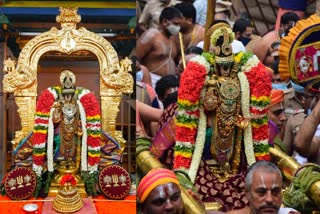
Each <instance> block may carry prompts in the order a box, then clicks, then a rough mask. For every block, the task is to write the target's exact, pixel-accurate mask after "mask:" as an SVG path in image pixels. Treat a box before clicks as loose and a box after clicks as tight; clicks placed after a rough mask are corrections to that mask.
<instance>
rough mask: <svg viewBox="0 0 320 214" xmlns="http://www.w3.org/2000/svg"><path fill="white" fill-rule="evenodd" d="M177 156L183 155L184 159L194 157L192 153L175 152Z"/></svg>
mask: <svg viewBox="0 0 320 214" xmlns="http://www.w3.org/2000/svg"><path fill="white" fill-rule="evenodd" d="M175 155H181V156H182V157H185V158H191V157H192V153H190V152H181V151H175Z"/></svg>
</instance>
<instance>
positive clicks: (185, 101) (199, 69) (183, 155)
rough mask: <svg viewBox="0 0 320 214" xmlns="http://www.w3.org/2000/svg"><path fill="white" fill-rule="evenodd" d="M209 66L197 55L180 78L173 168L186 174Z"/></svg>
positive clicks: (193, 145) (189, 163)
mask: <svg viewBox="0 0 320 214" xmlns="http://www.w3.org/2000/svg"><path fill="white" fill-rule="evenodd" d="M209 68H210V65H209V63H208V62H207V61H206V59H205V58H204V57H202V56H197V57H195V58H193V59H192V60H191V61H190V62H189V63H188V65H187V67H186V69H185V70H184V72H183V74H182V76H181V80H180V85H181V86H182V87H180V88H179V91H178V113H177V116H176V144H175V147H174V166H173V168H174V169H175V170H182V171H185V172H186V173H187V174H189V168H190V165H191V160H192V155H193V152H194V148H195V138H196V133H197V127H198V123H199V117H200V111H199V105H200V104H199V100H200V93H201V89H202V87H203V85H204V82H205V79H206V75H207V72H208V71H209ZM203 143H204V142H203ZM201 153H202V152H201Z"/></svg>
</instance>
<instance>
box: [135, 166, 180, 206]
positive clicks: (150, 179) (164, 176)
mask: <svg viewBox="0 0 320 214" xmlns="http://www.w3.org/2000/svg"><path fill="white" fill-rule="evenodd" d="M170 182H171V183H175V184H177V185H178V186H179V185H180V184H179V181H178V179H177V177H176V175H175V174H174V172H173V171H171V170H169V169H164V168H158V169H152V170H150V171H149V172H148V173H147V174H146V175H145V176H144V177H143V178H142V179H141V181H140V183H139V186H138V189H137V197H138V200H139V202H140V203H143V202H144V201H145V200H146V198H147V197H148V196H149V194H150V193H151V191H152V190H154V189H155V188H156V187H157V186H159V185H162V184H167V183H170Z"/></svg>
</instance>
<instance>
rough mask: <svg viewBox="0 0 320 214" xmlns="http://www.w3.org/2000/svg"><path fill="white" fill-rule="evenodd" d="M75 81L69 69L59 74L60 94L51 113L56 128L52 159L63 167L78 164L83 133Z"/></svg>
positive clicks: (73, 166) (75, 166) (76, 166)
mask: <svg viewBox="0 0 320 214" xmlns="http://www.w3.org/2000/svg"><path fill="white" fill-rule="evenodd" d="M75 81H76V79H75V76H74V74H73V73H72V72H71V71H69V70H65V71H63V72H62V73H61V74H60V83H61V85H62V88H61V94H59V99H58V100H57V101H56V102H55V104H54V106H53V113H52V122H53V124H54V127H55V129H58V130H56V131H55V132H54V133H55V136H54V139H55V143H54V146H55V148H54V161H55V162H56V163H57V164H59V165H60V167H61V168H64V169H67V168H79V166H80V157H79V156H80V150H81V147H80V139H81V136H82V134H83V133H82V128H81V118H80V112H79V106H78V104H77V100H76V99H77V97H76V94H75V90H76V88H75Z"/></svg>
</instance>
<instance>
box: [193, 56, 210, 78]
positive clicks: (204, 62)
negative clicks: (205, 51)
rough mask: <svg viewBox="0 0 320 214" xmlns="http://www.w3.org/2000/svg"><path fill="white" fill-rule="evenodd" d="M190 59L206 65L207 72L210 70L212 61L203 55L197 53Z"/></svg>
mask: <svg viewBox="0 0 320 214" xmlns="http://www.w3.org/2000/svg"><path fill="white" fill-rule="evenodd" d="M190 61H192V62H196V63H198V64H200V65H203V66H204V67H205V69H206V73H207V74H208V72H209V71H210V63H209V62H208V61H207V60H206V58H204V57H203V56H201V55H197V56H195V57H193V58H192V59H190Z"/></svg>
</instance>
